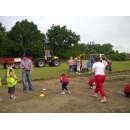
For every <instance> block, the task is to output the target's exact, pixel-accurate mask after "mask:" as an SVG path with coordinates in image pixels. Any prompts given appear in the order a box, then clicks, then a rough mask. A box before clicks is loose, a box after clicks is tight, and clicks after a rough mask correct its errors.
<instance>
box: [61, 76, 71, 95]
mask: <svg viewBox="0 0 130 130" xmlns="http://www.w3.org/2000/svg"><path fill="white" fill-rule="evenodd" d="M60 82H61V83H62V93H61V94H65V91H64V90H66V91H68V93H69V94H70V91H69V90H68V88H67V87H66V86H67V85H68V83H69V79H68V77H67V76H66V75H65V74H62V75H61V76H60Z"/></svg>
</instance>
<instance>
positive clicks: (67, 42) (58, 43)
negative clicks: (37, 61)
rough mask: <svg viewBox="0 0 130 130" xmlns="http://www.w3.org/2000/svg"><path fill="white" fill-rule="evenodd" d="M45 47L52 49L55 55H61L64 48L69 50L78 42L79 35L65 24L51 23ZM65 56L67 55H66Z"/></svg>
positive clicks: (64, 51)
mask: <svg viewBox="0 0 130 130" xmlns="http://www.w3.org/2000/svg"><path fill="white" fill-rule="evenodd" d="M46 36H47V43H46V47H48V48H49V49H52V50H53V52H54V54H55V55H58V56H60V57H62V55H64V53H66V50H68V52H70V50H71V49H72V47H73V46H74V45H76V44H78V41H80V36H79V35H77V34H75V32H72V30H69V29H67V28H66V26H62V27H61V26H60V25H52V27H51V28H50V29H48V31H47V33H46ZM66 56H67V55H66Z"/></svg>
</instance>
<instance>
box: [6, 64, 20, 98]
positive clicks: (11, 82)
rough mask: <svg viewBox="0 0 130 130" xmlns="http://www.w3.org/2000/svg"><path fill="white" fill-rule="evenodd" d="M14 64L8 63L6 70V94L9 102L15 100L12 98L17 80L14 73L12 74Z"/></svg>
mask: <svg viewBox="0 0 130 130" xmlns="http://www.w3.org/2000/svg"><path fill="white" fill-rule="evenodd" d="M13 67H14V63H13V62H11V63H9V67H8V69H7V73H6V74H7V78H6V81H7V86H8V93H9V94H10V99H11V100H15V99H17V97H15V96H14V93H15V86H16V84H17V80H18V78H17V77H16V75H15V73H14V69H13Z"/></svg>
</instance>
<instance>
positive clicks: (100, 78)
mask: <svg viewBox="0 0 130 130" xmlns="http://www.w3.org/2000/svg"><path fill="white" fill-rule="evenodd" d="M105 79H106V76H105V75H96V76H95V82H96V89H95V93H98V92H100V94H101V96H102V97H104V96H106V93H105V91H104V89H103V82H104V81H105Z"/></svg>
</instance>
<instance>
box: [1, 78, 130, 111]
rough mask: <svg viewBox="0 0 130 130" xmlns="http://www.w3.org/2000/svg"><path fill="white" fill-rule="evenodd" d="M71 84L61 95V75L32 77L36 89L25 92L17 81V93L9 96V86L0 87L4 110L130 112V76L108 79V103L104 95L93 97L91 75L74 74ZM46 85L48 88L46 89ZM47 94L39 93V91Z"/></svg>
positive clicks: (106, 89) (106, 88) (2, 108)
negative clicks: (129, 87)
mask: <svg viewBox="0 0 130 130" xmlns="http://www.w3.org/2000/svg"><path fill="white" fill-rule="evenodd" d="M69 79H70V83H69V85H68V88H69V89H70V91H71V94H68V93H66V94H65V95H61V94H60V93H61V83H60V82H59V79H49V80H39V81H33V82H32V84H33V86H34V89H35V91H28V92H27V93H23V91H22V83H18V84H17V87H16V92H15V95H16V96H17V97H18V99H17V100H10V99H9V95H8V93H7V87H6V86H5V85H4V86H3V87H0V97H1V98H2V103H1V105H0V112H1V113H126V112H130V98H126V97H125V95H124V93H123V89H124V87H125V85H126V84H127V83H129V82H130V81H129V79H119V80H111V81H106V82H105V83H104V88H105V91H106V93H107V103H106V104H103V103H101V102H100V100H101V96H100V94H99V96H98V98H94V97H92V95H93V93H94V90H93V89H90V88H89V87H88V84H87V81H88V79H89V78H88V77H71V78H69ZM43 88H46V90H45V91H44V90H43ZM42 93H43V94H44V95H45V96H44V97H40V96H39V95H40V94H42Z"/></svg>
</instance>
